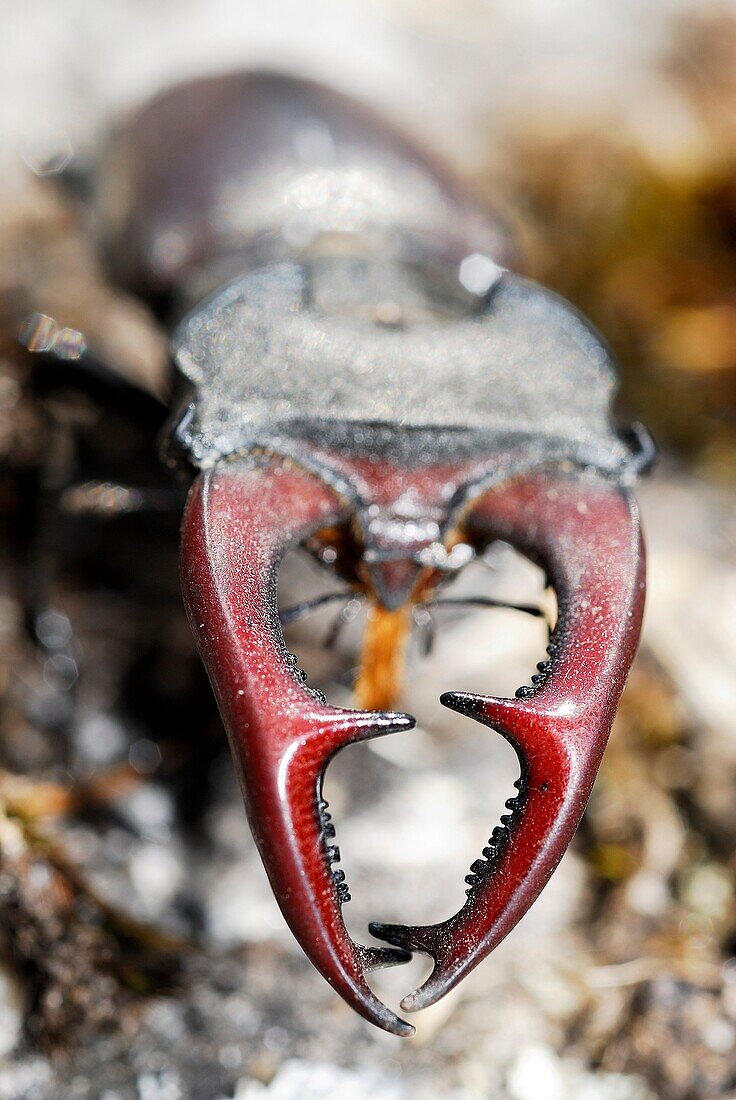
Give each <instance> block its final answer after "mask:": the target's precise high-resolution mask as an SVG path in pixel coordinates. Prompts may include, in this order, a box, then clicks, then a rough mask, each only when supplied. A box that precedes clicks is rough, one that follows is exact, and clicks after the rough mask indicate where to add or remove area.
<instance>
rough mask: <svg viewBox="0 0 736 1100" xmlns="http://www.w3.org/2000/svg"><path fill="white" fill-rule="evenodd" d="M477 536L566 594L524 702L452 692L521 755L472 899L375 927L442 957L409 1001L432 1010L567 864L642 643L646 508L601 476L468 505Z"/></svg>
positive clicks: (542, 480) (521, 697)
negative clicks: (434, 914)
mask: <svg viewBox="0 0 736 1100" xmlns="http://www.w3.org/2000/svg"><path fill="white" fill-rule="evenodd" d="M462 526H463V528H464V536H465V537H466V538H467V539H468V540H469V541H474V542H475V543H476V544H482V543H487V542H489V541H490V540H491V539H492V538H501V539H505V540H506V541H508V542H510V543H512V544H513V545H515V546H516V547H517V548H518V549H519V550H521V551H522V552H525V553H527V555H528V556H530V557H532V558H534V559H536V560H537V561H539V562H540V563H541V564H542V565H543V566H544V567H545V568H546V570H547V572H548V575H549V577H550V580H551V582H552V584H553V586H554V588H555V591H556V593H557V600H558V619H557V625H556V628H555V630H554V632H553V634H552V637H551V641H550V646H549V658H550V659H549V661H547V662H544V663H543V665H542V666H541V667H540V671H539V674H538V675H536V676H534V677H533V686H531V687H524V688H520V689H519V691H517V693H516V695H517V697H516V698H515V699H513V700H512V699H500V698H494V697H491V696H483V695H471V694H469V693H465V692H448V693H446V694H445V695H443V696H442V702H443V703H444V705H445V706H447V707H450V708H451V709H453V710H457V711H460V712H461V713H463V714H466V715H468V716H469V717H471V718H474V719H475V720H476V721H478V722H481V723H483V724H484V725H487V726H490V727H491V728H493V729H495V730H497V731H498V732H499V733H500V734H501V735H502V736H503V737H505V738H506V739H507V740H508V741H509V742H510V743H511V744H512V745H513V746H514V748H515V749H516V751H517V754H518V756H519V759H520V763H521V778H520V781H519V782H518V783H517V788H518V792H519V793H518V796H517V797H515V798H514V799H511V800H510V801H509V802H508V803H507V808H508V810H509V813H508V815H507V816H505V817H502V818H501V825H499V826H498V827H497V828H496V829H494V832H493V835H492V837H491V838H490V840H489V844H488V847H487V848H485V849H484V850H483V857H484V858H482V859H479V860H477V861H476V862H475V863H474V864H473V866H472V868H471V874H470V875H468V877H467V879H466V881H467V882H468V883H469V888H468V891H467V894H468V898H467V902H466V903H465V905H464V906H463V907H462V909H461V910H460V911H459V912H458V913H456V914H455V916H453V917H451V918H450V919H449V920H447V921H445V922H443V923H441V924H437V925H431V926H424V927H406V926H403V925H382V924H374V925H371V932H372V933H373V934H374V935H376V936H378V937H379V938H381V939H384V940H386V941H387V942H389V943H391V944H394V945H395V946H398V947H403V948H407V949H409V950H419V951H423V952H425V953H426V954H428V955H430V956H432V958H433V960H434V969H433V972H432V974H431V975H430V977H429V979H428V980H427V981H426V982H425V984H424V985H423V986H422V987H421V988H420V989H419V990H417V991H416V992H414V993H412V994H410V995H409V996H408V997H406V998H405V999H404V1001H403V1002H402V1007H403V1008H404V1009H405V1010H413V1009H419V1008H424V1007H426V1006H427V1005H430V1004H433V1003H434V1002H435V1001H437V1000H438V999H439V998H440V997H442V996H443V995H444V994H445V993H446V992H447V991H448V990H450V989H451V988H452V987H453V986H455V985H456V984H457V983H458V982H459V981H460V980H461V979H462V978H463V977H464V976H465V975H466V974H467V973H468V972H469V971H470V970H471V969H472V968H473V967H474V966H476V965H477V963H479V962H480V961H481V960H482V959H483V958H484V957H485V956H486V955H487V954H488V953H489V952H490V951H491V950H493V948H494V947H496V946H497V944H498V943H500V942H501V940H502V939H503V938H504V937H505V936H506V935H507V934H508V933H509V932H510V931H511V929H512V928H513V927H514V926H515V925H516V923H517V922H518V921H519V920H520V919H521V917H522V916H523V915H524V913H526V911H527V909H529V907H530V905H531V904H532V903H533V902H534V900H535V899H536V897H537V896H538V894H539V893H540V891H541V890H542V888H543V887H544V886H545V884H546V883H547V881H548V879H549V877H550V875H551V874H552V872H553V871H554V869H555V867H556V866H557V864H558V863H559V861H560V859H561V858H562V856H563V855H564V853H565V851H566V849H567V847H568V845H569V843H570V841H571V839H572V836H573V834H574V832H575V829H576V828H577V825H578V823H579V821H580V818H581V816H582V813H583V810H584V808H585V805H586V803H587V801H588V797H589V795H590V791H591V788H592V785H593V781H594V779H595V775H596V772H597V770H598V766H599V764H600V760H601V756H602V754H603V750H604V747H605V744H606V740H607V738H608V734H609V731H610V728H611V724H612V722H613V717H614V713H615V709H616V704H617V703H618V700H619V697H620V695H621V691H622V689H623V686H624V682H625V680H626V675H627V673H628V670H629V666H630V664H631V661H632V659H633V656H634V651H635V648H636V643H637V639H638V635H639V630H640V625H641V616H642V609H643V599H644V559H643V545H642V540H641V534H640V528H639V519H638V513H637V508H636V504H635V502H634V500H633V498H632V497H631V495H630V494H629V493H628V492H627V491H626V490H624V489H621V488H619V487H617V486H614V485H611V484H610V483H609V482H606V481H605V480H603V479H602V478H600V477H593V476H592V475H591V476H590V477H588V476H586V475H578V477H577V478H574V477H570V478H558V479H554V478H550V477H548V476H547V477H544V476H542V475H537V476H529V477H525V478H523V479H519V480H517V481H514V482H509V483H508V484H506V485H505V486H503V487H501V488H499V489H495V490H492V491H489V492H487V493H485V494H484V495H482V496H481V497H480V498H479V499H476V500H475V502H472V503H471V504H470V506H469V507H468V509H467V511H466V513H465V515H464V517H463V521H462Z"/></svg>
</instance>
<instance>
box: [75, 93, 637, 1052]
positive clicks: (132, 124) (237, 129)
mask: <svg viewBox="0 0 736 1100" xmlns="http://www.w3.org/2000/svg"><path fill="white" fill-rule="evenodd" d="M95 195H96V208H97V215H98V223H99V226H100V229H101V233H102V239H103V242H104V251H105V255H106V257H107V259H108V262H109V265H110V267H111V269H112V270H113V272H114V273H115V275H116V277H117V279H118V280H119V281H120V282H121V283H122V284H124V285H125V286H126V287H128V288H130V289H133V290H134V291H135V292H136V293H137V294H138V295H140V296H142V297H144V298H146V299H147V300H149V301H151V302H154V303H156V305H157V308H158V309H159V311H160V312H161V313H162V314H163V315H165V316H166V317H168V319H169V322H170V329H171V332H172V335H171V351H172V359H173V363H174V366H175V370H176V374H177V378H178V380H179V389H178V399H177V405H176V409H175V412H174V413H173V415H172V416H171V418H170V420H169V422H168V425H167V428H166V431H165V433H164V437H165V443H164V447H163V454H164V458H165V462H166V463H167V464H168V465H170V466H171V467H173V468H177V469H179V470H184V471H188V474H189V477H190V480H191V482H192V483H191V488H190V490H189V496H188V500H187V503H186V507H185V511H184V517H183V523H182V529H181V581H182V588H183V593H184V600H185V604H186V608H187V612H188V616H189V619H190V622H191V626H192V629H193V631H194V634H195V637H196V641H197V644H198V647H199V650H200V652H201V656H202V659H203V661H204V664H205V666H206V668H207V671H208V673H209V676H210V679H211V681H212V685H213V688H214V691H215V694H216V696H217V701H218V704H219V708H220V711H221V714H222V718H223V721H224V724H225V727H226V729H227V733H228V737H229V740H230V744H231V748H232V752H233V756H234V759H235V763H236V766H237V769H238V773H239V777H240V782H241V785H242V790H243V795H244V799H245V805H246V809H247V813H248V818H249V821H250V825H251V829H252V831H253V835H254V838H255V841H256V844H257V846H258V849H259V851H260V854H261V857H262V859H263V862H264V865H265V868H266V871H267V873H268V876H269V879H270V882H271V885H272V887H273V891H274V894H275V896H276V898H277V900H278V903H279V906H280V907H281V910H282V912H283V915H284V917H285V919H286V921H287V922H288V924H289V926H290V928H291V930H292V932H293V933H294V935H295V936H296V938H297V940H298V941H299V943H300V945H301V947H302V949H303V950H304V952H305V953H306V954H307V956H308V957H309V958H310V959H311V961H312V962H313V964H314V965H315V966H316V968H317V969H318V970H319V971H320V972H321V973H322V975H323V976H324V977H325V978H326V979H327V981H328V982H329V983H330V984H331V985H332V986H333V987H334V988H335V990H336V991H337V992H338V993H339V994H340V995H341V996H342V997H343V998H344V999H345V1000H346V1001H347V1002H348V1003H349V1004H350V1005H352V1007H353V1008H354V1009H355V1010H356V1011H357V1012H359V1013H360V1014H361V1015H362V1016H364V1017H365V1018H366V1019H368V1020H370V1021H371V1022H372V1023H374V1024H377V1025H378V1026H379V1027H382V1028H384V1029H385V1030H387V1031H390V1032H393V1033H395V1034H397V1035H409V1034H411V1033H412V1031H413V1028H412V1027H411V1026H410V1025H409V1024H407V1023H406V1022H404V1021H403V1020H401V1019H399V1018H398V1017H397V1016H396V1015H394V1013H393V1012H391V1011H390V1010H389V1009H388V1008H387V1007H386V1006H385V1005H383V1004H382V1003H381V1002H380V1001H379V1000H378V999H377V997H376V996H375V995H374V994H373V992H372V991H371V990H370V988H369V986H368V984H367V982H366V973H367V971H369V970H370V969H371V968H374V967H380V966H387V965H393V964H396V963H401V962H404V961H407V960H408V959H409V958H410V957H411V952H413V951H420V952H424V953H426V954H428V955H429V956H431V958H432V960H433V962H434V968H433V971H432V974H431V976H430V977H429V978H428V980H427V981H426V982H425V983H424V985H422V987H421V988H420V989H419V990H417V991H416V992H414V993H411V994H410V995H409V996H407V997H406V998H405V999H404V1001H403V1002H402V1005H403V1008H404V1009H406V1010H408V1011H411V1010H415V1009H420V1008H423V1007H425V1006H428V1005H431V1004H433V1003H434V1002H435V1001H437V1000H438V999H439V998H440V997H442V996H443V995H444V994H445V993H447V992H448V990H450V989H451V988H452V987H453V986H455V985H456V984H457V983H458V982H459V981H460V980H461V979H462V978H463V977H464V976H465V975H466V974H467V973H468V972H469V971H470V970H471V969H472V968H473V967H474V966H476V965H477V964H478V963H479V962H480V961H481V960H482V959H483V958H484V957H485V956H486V955H487V954H488V953H489V952H490V951H491V950H492V949H493V948H494V947H495V946H496V945H497V944H498V943H499V942H500V941H501V940H502V939H503V938H504V937H505V936H506V935H507V934H508V932H509V931H510V930H511V929H512V928H513V927H514V926H515V924H516V923H517V922H518V921H519V920H520V919H521V917H522V916H523V915H524V913H525V912H526V910H527V909H528V908H529V907H530V906H531V905H532V903H533V902H534V900H535V899H536V897H537V896H538V894H539V893H540V891H541V890H542V888H543V887H544V885H545V884H546V882H547V881H548V879H549V877H550V875H551V874H552V872H553V871H554V869H555V867H556V866H557V864H558V863H559V861H560V859H561V857H562V855H563V854H564V852H565V850H566V849H567V847H568V845H569V844H570V841H571V839H572V836H573V833H574V832H575V829H576V827H577V825H578V823H579V821H580V818H581V815H582V813H583V810H584V807H585V805H586V802H587V800H588V796H589V794H590V791H591V787H592V784H593V781H594V778H595V775H596V772H597V769H598V766H599V764H600V760H601V756H602V753H603V750H604V747H605V743H606V739H607V737H608V734H609V731H610V728H611V723H612V721H613V717H614V713H615V710H616V706H617V703H618V700H619V697H620V695H621V691H622V689H623V686H624V682H625V680H626V676H627V673H628V669H629V666H630V664H631V661H632V659H633V656H634V652H635V649H636V645H637V641H638V636H639V630H640V625H641V617H642V608H643V599H644V557H643V544H642V536H641V532H640V524H639V515H638V511H637V507H636V503H635V501H634V499H633V497H632V495H631V492H630V488H629V486H630V485H631V483H632V482H633V481H634V479H635V477H636V476H637V474H638V473H639V472H641V471H642V470H643V469H644V468H645V467H646V466H647V465H648V463H649V461H650V459H651V454H652V447H651V441H650V440H649V437H648V435H647V433H646V432H645V430H644V429H643V428H641V427H640V426H639V425H634V426H633V427H629V428H626V429H622V428H617V427H616V426H615V425H614V423H613V419H612V412H611V403H612V398H613V395H614V393H615V389H616V384H617V373H616V366H615V363H614V361H613V359H612V355H611V352H610V350H609V348H608V347H607V346H606V344H605V343H604V342H603V340H602V339H601V337H600V335H599V334H598V333H597V332H596V331H595V330H594V329H593V328H592V327H591V326H590V324H588V322H587V321H586V320H585V319H584V318H583V317H582V316H581V315H580V314H579V313H578V312H577V311H576V310H575V309H573V308H572V307H571V306H570V305H569V304H568V303H567V302H565V301H564V300H562V299H561V298H559V297H558V296H557V295H555V294H553V293H551V292H550V291H548V290H546V289H544V288H543V287H542V286H540V285H538V284H537V283H535V282H533V281H531V280H530V279H527V278H524V277H522V276H521V275H518V274H513V273H512V270H511V269H512V268H514V267H516V268H518V267H519V263H518V258H517V256H516V252H515V247H516V246H515V245H514V241H513V235H512V234H511V233H510V232H509V230H508V229H507V227H505V226H504V225H503V223H502V221H501V220H500V218H499V217H498V216H497V215H491V214H490V213H489V212H488V211H487V210H485V209H483V208H481V207H480V206H479V205H478V204H477V203H476V202H475V201H474V200H472V199H471V198H469V197H468V195H466V194H465V193H464V192H463V190H462V188H460V187H459V186H458V185H457V184H456V183H455V181H453V180H452V178H451V177H450V176H449V175H448V174H447V172H446V171H445V169H444V168H443V167H441V166H439V165H437V164H435V163H434V162H433V161H432V159H431V158H430V157H428V156H427V155H426V154H425V153H423V152H422V151H421V150H419V149H417V148H415V147H414V145H413V144H412V143H411V142H410V141H409V140H407V139H406V138H404V137H403V136H400V135H399V134H398V133H396V132H395V131H394V130H392V129H391V128H390V126H388V125H386V123H385V122H383V121H382V120H380V119H378V118H377V117H375V116H374V115H373V114H371V113H370V112H368V111H367V110H365V109H363V108H362V107H361V106H359V105H357V104H355V103H353V102H351V101H349V100H348V99H346V98H344V97H342V96H341V95H339V94H337V93H335V92H333V91H329V90H327V89H325V88H323V87H321V86H320V85H317V84H314V83H309V82H306V81H300V80H296V79H291V78H288V77H285V76H281V75H277V74H272V73H235V74H231V75H228V76H223V77H216V78H208V79H203V80H197V81H193V82H190V83H186V84H183V85H181V86H179V87H176V88H174V89H171V90H168V91H166V92H164V93H163V94H161V95H159V97H158V98H156V99H155V100H154V101H153V102H151V103H149V104H148V105H147V106H145V107H144V108H143V109H142V110H140V111H139V112H138V113H137V114H135V115H134V116H133V117H131V118H130V119H129V120H128V121H127V122H125V123H124V124H123V125H122V126H121V127H120V128H119V129H118V130H117V132H116V133H115V134H114V135H113V137H112V139H111V141H110V143H109V146H108V149H107V152H106V154H105V156H104V157H103V158H102V162H101V164H100V166H99V171H98V172H97V174H96V184H95ZM497 539H502V540H505V541H507V542H509V543H511V544H512V545H513V546H515V547H517V548H518V549H519V550H521V551H522V552H523V553H524V554H525V555H527V557H529V558H531V559H532V560H533V561H535V562H537V563H539V564H540V565H541V566H542V567H543V569H544V570H545V572H546V575H547V576H548V578H549V581H550V583H551V585H552V587H553V588H554V590H555V594H556V597H557V603H558V614H557V621H556V625H555V627H554V630H553V631H552V633H551V637H550V644H549V647H548V660H546V661H544V662H541V663H540V665H539V666H538V672H537V674H536V675H534V676H533V677H532V682H531V684H529V685H527V686H524V687H521V688H519V690H518V691H517V692H516V698H514V699H510V698H495V697H491V696H485V695H471V694H468V693H464V692H458V691H446V692H445V693H444V694H443V695H442V696H441V701H442V703H443V704H444V705H445V706H447V707H450V708H452V709H454V710H456V711H459V712H460V713H462V714H464V715H467V716H468V717H469V718H472V719H474V720H475V721H477V722H480V723H483V724H484V725H486V726H489V727H490V728H492V729H493V730H496V731H497V732H498V733H500V734H501V735H502V736H503V737H505V738H506V739H507V740H508V741H509V742H510V743H511V745H512V746H513V747H514V749H515V750H516V753H517V754H518V757H519V761H520V772H521V774H520V779H519V780H518V782H517V784H516V787H517V792H518V793H517V795H516V796H515V797H514V798H512V799H510V800H509V801H508V802H507V809H508V813H507V814H506V815H505V816H504V817H502V818H501V821H500V824H499V825H497V826H496V828H494V830H493V833H492V835H491V837H490V839H489V841H488V845H487V846H486V847H485V848H484V849H483V852H482V856H481V857H479V858H478V860H476V861H475V862H474V863H473V865H472V867H471V868H470V872H469V874H468V875H467V877H466V882H467V885H468V889H467V900H466V902H465V904H464V905H463V907H462V908H461V909H460V911H459V912H457V913H456V914H455V915H454V916H451V917H449V918H448V919H447V920H445V921H444V922H442V923H440V924H437V925H431V926H422V927H405V926H402V925H387V924H378V923H377V924H372V925H371V926H370V931H371V933H372V934H373V935H374V936H375V937H376V938H378V939H382V940H383V941H385V942H386V943H387V944H388V946H386V947H366V946H363V945H361V944H358V943H356V942H354V941H353V940H352V939H351V937H350V936H349V935H348V932H347V930H346V927H345V924H344V922H343V917H342V906H343V904H344V903H345V902H346V901H347V900H349V891H348V887H347V883H346V882H345V879H344V874H343V872H342V871H340V870H339V869H337V868H336V866H335V865H336V863H337V862H338V860H339V852H338V849H337V847H336V845H335V844H334V843H333V839H334V837H335V826H334V824H333V822H332V819H331V815H330V813H329V810H328V806H327V803H326V802H325V801H324V799H323V797H322V779H323V774H324V771H325V768H326V766H327V764H328V762H329V760H330V759H331V757H333V755H334V754H335V753H336V752H337V751H338V750H339V749H341V748H342V747H343V746H345V745H347V744H349V743H351V742H355V741H359V740H363V739H368V738H373V737H378V736H382V735H385V734H389V733H396V732H400V731H402V730H407V729H409V728H410V727H411V726H412V725H413V719H412V718H411V717H410V716H409V715H406V714H402V713H398V712H396V711H394V710H392V709H390V705H391V699H390V696H391V691H390V690H389V691H387V692H384V695H385V698H383V696H381V693H380V692H378V693H376V692H375V691H374V692H373V693H372V694H371V692H368V693H363V696H362V701H363V702H368V704H369V705H372V706H373V707H375V706H376V700H377V699H378V698H379V697H380V699H381V701H380V703H379V704H378V705H379V706H382V705H384V703H385V705H386V707H387V708H388V709H382V710H381V709H356V710H348V709H341V708H338V707H335V706H332V705H330V704H329V703H328V702H327V700H326V699H325V697H324V695H322V694H321V693H320V692H319V691H318V690H315V689H313V688H311V687H310V686H308V684H307V683H306V682H305V680H306V677H305V675H304V673H303V672H301V670H300V669H299V668H298V666H297V662H296V659H295V658H294V657H293V656H292V655H291V654H290V653H289V652H288V651H287V648H286V645H285V642H284V638H283V634H282V621H283V619H284V618H287V617H288V614H289V612H288V611H287V612H285V613H284V612H282V613H281V615H280V612H279V608H278V606H277V598H276V583H277V576H278V569H279V563H280V560H281V559H282V557H283V555H284V554H285V552H286V551H287V550H288V549H289V548H291V547H294V546H297V545H301V546H303V547H306V548H307V550H308V551H309V552H310V553H312V554H313V555H314V556H315V557H316V558H317V559H318V560H320V561H321V562H322V563H324V564H326V565H328V566H329V568H330V569H332V570H333V571H334V573H335V574H336V575H337V576H338V577H339V578H341V579H342V581H343V582H345V583H346V585H347V586H348V589H349V590H350V591H353V592H358V593H361V594H362V596H363V597H364V598H365V599H366V600H367V601H369V603H370V605H371V606H372V608H373V611H374V615H373V620H372V621H373V623H374V624H375V623H376V622H379V623H382V624H383V626H384V627H385V626H386V624H387V623H388V624H390V623H394V624H396V623H397V622H398V621H399V620H400V619H401V617H402V616H405V614H406V611H407V609H408V608H411V607H412V606H417V605H423V604H426V603H427V601H429V600H432V599H433V598H435V596H436V594H437V592H439V591H440V590H441V589H442V587H443V586H444V585H446V584H447V583H448V581H450V580H451V579H452V577H453V576H455V575H456V574H457V572H458V570H459V569H460V568H461V567H462V565H463V563H464V562H465V561H467V560H468V559H469V558H470V557H472V556H473V553H474V552H478V551H481V550H482V549H483V548H484V547H486V546H487V545H488V544H490V543H491V542H492V541H493V540H497ZM369 629H370V627H369ZM400 634H401V631H400V630H399V629H397V630H396V631H395V632H394V634H393V635H392V634H391V631H390V630H389V631H388V635H387V636H388V637H389V638H391V637H393V638H394V640H395V642H396V645H397V646H398V645H399V644H400ZM359 698H361V697H360V695H359Z"/></svg>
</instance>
